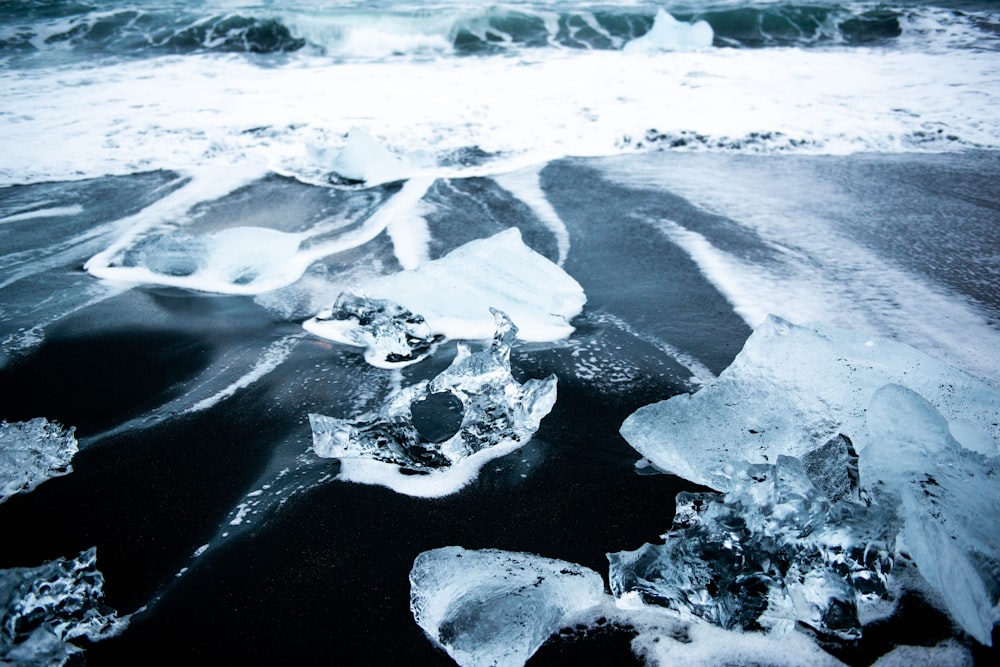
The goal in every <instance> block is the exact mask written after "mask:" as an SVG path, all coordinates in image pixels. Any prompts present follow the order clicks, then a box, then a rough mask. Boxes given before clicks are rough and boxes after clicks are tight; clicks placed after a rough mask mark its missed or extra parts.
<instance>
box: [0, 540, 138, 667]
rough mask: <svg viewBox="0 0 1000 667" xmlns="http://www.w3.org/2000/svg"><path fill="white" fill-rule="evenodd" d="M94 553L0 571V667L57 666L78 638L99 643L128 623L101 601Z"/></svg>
mask: <svg viewBox="0 0 1000 667" xmlns="http://www.w3.org/2000/svg"><path fill="white" fill-rule="evenodd" d="M103 587H104V577H103V576H102V575H101V572H100V571H99V570H98V569H97V550H96V549H94V548H90V549H88V550H86V551H84V552H82V553H81V554H80V555H79V556H77V557H76V558H73V559H70V560H67V559H65V558H57V559H56V560H53V561H49V562H47V563H44V564H42V565H40V566H38V567H19V568H12V569H8V570H0V664H4V665H7V664H13V665H18V666H19V667H43V666H46V667H47V666H49V665H62V664H64V663H65V662H66V660H67V659H68V658H69V656H71V655H73V654H74V653H79V652H80V650H81V649H80V648H78V647H76V646H74V645H73V644H70V643H69V642H70V641H71V640H73V639H75V638H77V637H86V638H87V639H89V640H90V641H99V640H101V639H105V638H107V637H111V636H113V635H115V634H117V633H119V632H121V631H122V630H124V629H125V627H126V626H127V625H128V620H127V618H118V617H117V614H116V613H115V611H114V610H113V609H111V608H110V607H108V606H107V605H106V604H105V603H104V591H103Z"/></svg>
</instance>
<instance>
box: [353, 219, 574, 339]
mask: <svg viewBox="0 0 1000 667" xmlns="http://www.w3.org/2000/svg"><path fill="white" fill-rule="evenodd" d="M353 291H354V292H355V293H357V294H364V295H365V296H366V297H368V298H372V299H389V300H391V301H393V302H395V303H398V304H400V305H401V306H402V307H403V308H406V309H407V310H409V311H411V312H413V313H419V314H420V315H421V316H423V317H424V318H425V319H426V321H427V325H428V326H429V327H430V329H431V331H433V332H434V333H435V334H442V335H444V336H447V337H448V338H451V339H454V340H485V339H488V338H489V337H490V336H492V335H493V319H492V318H491V317H489V314H488V312H487V311H486V309H485V308H484V304H489V305H491V306H493V307H494V308H497V309H498V310H502V311H503V312H505V313H507V314H508V315H509V316H510V317H511V319H513V320H514V321H515V322H517V325H518V337H519V338H520V339H521V340H525V341H531V342H548V341H555V340H560V339H562V338H566V337H567V336H569V335H570V334H572V333H573V330H574V329H573V327H572V326H571V325H570V324H569V321H570V320H571V319H572V318H573V317H576V316H577V315H579V314H580V312H581V311H582V310H583V305H584V304H585V303H586V302H587V297H586V295H584V292H583V288H582V287H581V286H580V284H579V283H578V282H577V281H576V280H574V279H573V277H572V276H570V275H569V274H568V273H566V272H565V271H563V270H562V269H561V268H559V267H558V266H557V265H556V264H554V263H553V262H551V261H549V260H548V259H546V258H545V257H543V256H542V255H540V254H539V253H537V252H535V251H534V250H532V249H531V248H529V247H528V246H526V245H525V244H524V241H523V240H522V239H521V232H520V230H518V229H517V228H516V227H512V228H511V229H507V230H504V231H502V232H500V233H498V234H495V235H493V236H491V237H489V238H485V239H477V240H475V241H470V242H469V243H466V244H465V245H462V246H459V247H458V248H455V249H454V250H452V251H451V252H449V253H448V254H447V255H445V256H444V257H441V258H439V259H435V260H433V261H430V262H427V263H425V264H422V265H421V266H420V267H418V268H416V269H413V270H409V271H400V272H399V273H394V274H390V275H387V276H379V277H377V278H372V279H371V280H367V281H363V282H361V283H359V284H357V285H355V286H354V288H353Z"/></svg>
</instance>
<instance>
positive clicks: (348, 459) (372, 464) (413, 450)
mask: <svg viewBox="0 0 1000 667" xmlns="http://www.w3.org/2000/svg"><path fill="white" fill-rule="evenodd" d="M491 310H492V312H493V316H494V318H495V322H496V333H495V336H494V339H493V343H492V344H491V345H490V346H489V347H488V348H486V349H485V350H482V351H480V352H477V353H475V354H473V353H472V352H471V351H470V350H469V348H468V347H466V346H464V345H459V347H458V353H457V354H456V356H455V359H454V360H453V361H452V363H451V365H450V366H449V367H448V368H446V369H445V370H444V371H442V372H441V373H440V374H439V375H438V376H437V377H435V378H433V379H432V380H430V381H429V382H428V381H426V380H425V381H422V382H419V383H417V384H415V385H412V386H409V387H406V388H403V389H401V390H399V391H398V392H396V393H394V394H393V395H391V396H390V397H389V398H388V400H387V401H386V403H385V405H383V407H382V409H381V410H380V411H379V412H378V413H375V414H366V415H362V416H361V417H358V418H356V419H338V418H334V417H327V416H324V415H318V414H310V415H309V422H310V424H311V425H312V431H313V451H314V452H315V453H316V454H317V455H318V456H321V457H326V458H338V459H340V461H341V469H340V473H339V474H338V477H339V478H340V479H342V480H345V481H355V482H361V483H365V484H381V485H383V486H388V487H389V488H392V489H394V490H396V491H398V492H400V493H408V494H411V495H418V496H443V495H447V494H449V493H454V492H455V491H457V490H458V489H460V488H461V487H462V486H464V485H465V484H467V483H469V482H470V481H471V480H472V479H473V478H474V477H475V475H476V473H477V472H478V471H479V469H480V468H481V467H482V466H483V465H484V464H485V463H486V462H488V461H490V460H492V459H495V458H498V457H500V456H503V455H504V454H507V453H509V452H511V451H514V450H515V449H518V448H519V447H521V446H523V445H524V444H525V443H526V442H527V441H528V440H529V439H530V438H531V436H532V435H533V434H534V432H535V431H536V430H538V426H539V424H540V422H541V420H542V418H543V417H545V415H547V414H548V413H549V411H551V410H552V406H553V405H554V404H555V400H556V377H555V375H550V376H549V377H547V378H545V379H544V380H536V379H530V380H528V381H526V382H525V383H524V384H520V383H518V382H517V380H515V379H514V376H513V375H511V370H510V347H511V345H512V344H513V342H514V340H515V338H516V336H517V327H516V326H514V323H513V322H511V320H510V318H509V317H507V315H506V314H504V313H502V312H500V311H498V310H496V309H491ZM442 393H447V394H450V395H452V396H454V397H455V398H456V399H458V401H460V402H461V404H462V408H463V410H464V412H463V415H462V420H461V425H460V426H459V427H458V431H457V432H456V433H455V434H454V435H452V436H451V437H450V438H448V439H446V440H444V441H442V442H432V441H430V440H427V439H426V438H424V437H423V436H422V435H421V433H420V432H419V431H418V429H417V427H416V426H415V425H414V423H413V415H412V412H411V406H412V405H413V404H414V403H415V402H416V401H419V400H422V399H424V398H426V397H427V396H429V395H431V394H442Z"/></svg>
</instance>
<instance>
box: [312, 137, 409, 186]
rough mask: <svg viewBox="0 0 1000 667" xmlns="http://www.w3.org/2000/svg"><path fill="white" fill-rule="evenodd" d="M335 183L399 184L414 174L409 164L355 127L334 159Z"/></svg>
mask: <svg viewBox="0 0 1000 667" xmlns="http://www.w3.org/2000/svg"><path fill="white" fill-rule="evenodd" d="M330 167H331V168H332V169H333V176H331V180H332V181H333V182H334V183H335V184H342V185H360V184H364V185H368V186H371V185H378V184H380V183H388V182H390V181H399V180H403V179H405V178H406V177H407V175H408V173H409V172H411V171H412V167H411V165H410V164H409V162H408V161H407V160H406V159H405V158H403V157H402V156H399V155H397V154H395V153H393V152H392V151H390V150H389V149H388V148H386V147H385V146H383V145H382V144H380V143H379V142H378V141H376V140H375V138H374V137H372V136H371V135H370V134H368V133H367V132H365V131H364V130H362V129H360V128H357V127H354V128H351V130H350V131H349V132H348V133H347V140H346V141H345V142H344V146H343V147H342V148H341V149H340V152H339V153H337V155H336V157H334V158H333V160H332V162H331V164H330Z"/></svg>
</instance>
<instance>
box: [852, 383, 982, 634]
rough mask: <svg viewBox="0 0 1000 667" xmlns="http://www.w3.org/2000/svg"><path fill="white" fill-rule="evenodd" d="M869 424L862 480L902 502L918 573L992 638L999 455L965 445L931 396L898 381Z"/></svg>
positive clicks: (882, 496)
mask: <svg viewBox="0 0 1000 667" xmlns="http://www.w3.org/2000/svg"><path fill="white" fill-rule="evenodd" d="M998 414H1000V412H996V413H994V418H995V416H996V415H998ZM868 424H869V428H870V430H871V432H872V435H873V439H872V443H871V444H870V445H869V446H868V447H866V448H865V449H864V450H862V452H861V455H860V469H861V475H862V480H863V482H864V484H865V485H866V486H867V487H868V488H870V489H871V491H872V493H873V494H874V496H875V498H876V499H877V500H878V502H879V503H880V504H883V505H892V504H895V503H899V506H900V508H901V509H900V514H901V516H902V518H903V521H904V523H903V530H902V537H903V542H904V544H905V549H906V550H907V551H908V552H909V554H910V556H911V557H912V558H913V561H914V562H915V563H916V565H917V569H918V570H919V571H920V574H921V575H922V576H923V578H924V579H925V580H927V582H928V583H929V584H930V585H931V586H932V587H933V588H935V589H936V590H937V591H938V592H939V593H940V594H941V597H942V598H943V599H944V603H945V605H946V606H947V608H948V611H949V612H950V613H951V615H952V616H953V617H954V618H955V620H956V621H958V623H959V624H960V625H961V626H962V628H963V629H964V630H965V631H966V632H968V633H969V634H970V635H972V636H973V637H975V638H976V640H978V641H979V642H980V643H982V644H986V645H989V644H991V634H992V630H993V625H994V624H995V623H996V622H997V620H998V613H1000V457H997V456H984V455H983V454H981V453H979V452H975V451H971V450H969V449H966V448H964V447H962V445H961V444H959V442H958V441H957V440H956V439H955V438H954V437H953V436H952V434H951V432H950V430H949V428H948V421H947V420H946V419H945V418H944V417H943V416H941V413H940V412H939V411H938V410H937V409H936V408H935V407H934V406H933V405H932V404H931V403H930V402H929V401H927V400H926V399H925V398H924V397H922V396H920V395H919V394H917V393H916V392H914V391H912V390H910V389H907V388H906V387H903V386H900V385H898V384H888V385H885V386H884V387H882V388H880V389H879V390H878V391H876V392H875V395H874V396H873V397H872V399H871V402H870V403H869V406H868Z"/></svg>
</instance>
